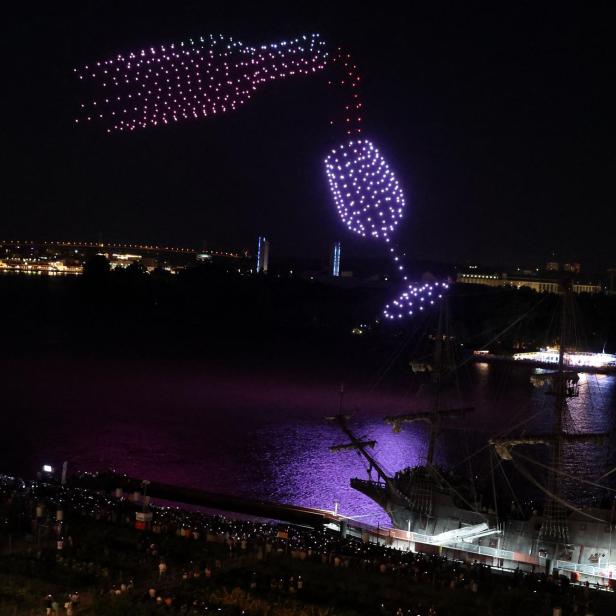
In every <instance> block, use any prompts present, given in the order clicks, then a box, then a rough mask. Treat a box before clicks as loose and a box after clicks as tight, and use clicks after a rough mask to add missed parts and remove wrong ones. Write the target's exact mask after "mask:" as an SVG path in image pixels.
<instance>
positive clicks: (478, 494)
mask: <svg viewBox="0 0 616 616" xmlns="http://www.w3.org/2000/svg"><path fill="white" fill-rule="evenodd" d="M561 297H562V302H561V305H562V307H561V311H560V327H559V340H558V347H557V348H558V362H557V364H556V366H555V369H554V370H551V371H543V372H542V373H541V375H540V377H539V378H538V377H536V376H535V378H534V379H533V381H534V383H533V384H534V385H535V386H538V387H542V388H544V389H545V390H546V391H545V393H546V394H547V395H549V396H550V397H551V398H552V400H553V403H552V404H551V407H552V421H551V429H550V430H548V431H547V432H546V433H543V434H533V435H527V434H520V435H507V436H506V437H499V438H492V439H490V441H489V443H488V450H489V454H490V460H491V467H492V468H491V473H490V480H489V481H488V482H485V483H484V485H477V483H476V482H475V481H474V480H473V478H472V477H464V476H462V475H460V474H457V473H456V472H454V471H452V470H448V469H445V468H442V467H441V466H439V465H438V464H437V463H436V462H435V459H436V458H435V449H436V446H437V443H438V438H439V435H440V434H441V431H442V429H443V428H444V427H445V426H446V425H448V423H449V422H455V421H459V420H463V418H464V417H465V416H466V415H467V414H469V413H472V411H473V409H472V408H471V407H458V408H455V407H454V408H450V407H448V406H446V405H443V404H441V401H442V400H443V396H442V390H443V385H444V382H445V381H446V379H447V376H448V375H449V374H451V372H452V370H453V369H455V368H453V367H452V366H451V361H450V359H451V357H450V354H449V353H448V352H447V346H448V342H449V341H450V340H451V336H450V335H449V333H448V332H447V331H446V328H445V322H446V319H445V317H444V313H445V312H446V308H445V304H443V308H442V309H441V312H440V314H439V318H438V329H437V332H436V334H435V335H434V336H433V338H434V354H433V358H432V362H431V363H430V364H425V365H423V366H421V365H415V366H412V367H413V369H414V370H424V371H426V372H428V373H429V377H430V381H431V388H432V390H433V396H432V398H433V403H432V405H431V408H427V409H426V410H424V411H420V412H416V413H409V414H404V415H396V416H391V417H386V418H385V421H386V422H387V423H388V424H390V425H391V426H392V428H393V430H394V431H395V432H399V431H400V430H401V427H402V426H403V425H404V424H406V423H414V422H423V423H426V424H427V425H428V443H427V455H426V461H425V463H424V464H420V465H416V466H411V467H407V468H404V469H400V470H398V471H397V472H395V473H394V474H388V473H387V472H386V471H385V470H384V468H383V467H382V465H381V464H379V461H378V460H377V459H376V457H375V456H374V455H373V453H372V452H371V450H373V449H374V447H375V445H376V442H375V441H374V440H368V439H367V438H358V437H357V436H356V435H355V434H354V432H353V431H352V429H351V428H350V427H349V420H350V416H348V415H344V414H343V413H342V412H340V413H339V414H338V415H336V416H334V417H331V418H329V419H330V420H332V421H334V422H335V423H336V424H337V425H338V426H339V428H340V430H341V431H342V433H343V434H344V435H345V436H346V437H347V439H348V441H347V442H344V443H342V444H338V445H334V446H333V447H331V450H332V451H348V450H352V451H356V452H357V453H358V454H359V455H360V456H362V457H363V458H364V459H365V461H366V462H367V467H368V477H367V478H359V477H355V478H352V479H351V486H352V487H353V488H354V489H356V490H358V491H359V492H361V493H363V494H364V495H366V496H368V497H369V498H371V499H372V500H373V501H375V502H376V503H377V504H378V505H379V506H380V507H381V508H382V509H383V510H384V511H385V512H386V513H387V515H388V516H389V518H390V520H391V523H392V526H393V535H392V537H393V540H398V541H401V542H405V543H406V544H407V545H408V546H409V547H411V548H414V549H415V550H417V551H424V552H435V551H438V552H439V553H442V554H445V555H448V556H451V557H453V558H462V559H474V560H480V561H483V562H486V563H487V564H490V565H494V566H500V567H505V568H511V569H516V568H520V569H522V570H533V571H541V570H543V571H545V572H547V573H558V574H563V575H567V576H570V577H571V579H573V580H586V581H590V582H592V583H597V584H602V585H610V586H613V585H614V584H615V582H616V535H615V531H616V498H615V495H616V490H614V489H612V488H610V487H609V486H606V485H604V484H602V483H601V479H600V480H597V481H594V482H593V481H588V480H585V479H582V478H579V477H576V476H573V475H572V474H570V473H568V472H566V470H565V468H564V465H563V459H564V455H565V453H566V452H567V449H568V448H569V447H572V446H573V447H575V446H576V444H579V443H585V444H587V445H590V446H593V447H605V446H606V445H607V434H604V433H588V432H577V431H572V430H570V429H569V424H570V422H569V421H568V417H569V403H570V400H571V399H572V398H575V397H577V396H578V395H579V376H578V374H577V372H575V370H574V367H573V366H570V365H568V363H567V361H566V357H567V351H568V344H569V340H570V339H571V337H572V332H573V325H572V302H573V297H572V293H571V285H570V283H569V282H568V281H563V283H562V286H561ZM519 447H522V450H521V451H519V452H518V451H517V448H519ZM528 447H543V448H545V447H547V448H548V449H549V462H548V463H541V462H536V463H537V464H539V465H540V466H542V467H543V475H544V479H543V481H539V480H537V479H536V478H535V476H534V475H533V474H532V473H530V472H528V470H527V469H526V467H525V465H524V464H523V463H522V462H523V461H524V460H530V458H528V457H527V456H526V455H525V454H524V453H522V452H523V451H526V448H528ZM508 464H509V465H514V466H515V468H516V470H517V471H519V474H520V475H521V476H522V478H523V480H524V481H525V483H526V484H527V485H528V486H532V489H533V490H534V491H535V493H538V494H540V498H538V499H537V500H536V501H529V500H526V501H524V500H522V499H518V498H517V496H516V493H515V490H514V489H513V487H512V486H511V483H510V482H509V480H508V478H507V474H506V473H505V472H503V473H502V474H499V475H497V474H496V470H497V469H498V468H499V467H501V466H506V465H508ZM501 470H502V469H501ZM613 472H616V469H614V471H612V473H613ZM609 474H611V473H606V475H604V478H605V477H607V475H609ZM602 479H603V478H602ZM575 482H579V483H580V484H586V487H591V488H592V489H594V490H601V491H602V493H603V494H604V495H605V496H604V497H603V498H602V499H601V500H600V501H599V502H598V504H595V505H593V506H590V507H589V506H587V507H582V506H578V505H576V504H575V503H574V502H571V501H570V500H569V499H568V498H566V494H565V489H564V487H565V485H566V484H573V483H575ZM504 491H507V496H504V495H503V492H504Z"/></svg>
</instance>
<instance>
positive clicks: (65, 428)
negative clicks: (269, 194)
mask: <svg viewBox="0 0 616 616" xmlns="http://www.w3.org/2000/svg"><path fill="white" fill-rule="evenodd" d="M0 369H2V370H3V373H4V375H5V405H4V406H5V409H6V411H5V417H4V425H5V426H6V429H5V430H4V431H3V432H2V435H1V436H0V446H2V449H3V456H2V459H1V460H0V471H6V472H17V473H26V472H31V471H32V470H34V469H35V468H38V467H39V466H40V465H41V464H42V463H43V462H50V463H54V464H58V463H59V462H61V461H62V460H65V459H66V460H68V461H69V464H70V467H71V468H72V469H73V470H76V469H78V468H79V469H88V470H96V469H105V468H109V467H112V468H115V469H117V470H119V471H123V472H126V473H128V474H132V475H135V476H138V477H142V478H149V479H155V480H160V481H166V482H174V483H178V484H183V485H187V486H195V487H202V488H205V489H208V490H212V491H219V492H227V493H234V494H238V495H242V496H248V497H258V498H264V499H269V500H276V501H280V502H290V503H295V504H301V505H307V506H313V507H320V508H325V509H333V508H334V501H338V502H339V510H340V511H341V512H342V513H344V514H346V515H351V516H364V518H365V519H366V520H367V521H370V522H373V523H374V522H377V521H379V522H381V523H385V522H386V521H387V520H386V518H385V516H384V515H383V513H382V512H381V511H380V510H379V508H378V507H377V506H376V505H374V504H373V503H372V502H371V501H370V500H369V499H368V498H366V497H364V496H363V495H361V494H359V493H358V492H355V491H354V490H352V489H351V488H350V486H349V480H350V478H351V477H354V476H360V477H365V476H367V474H366V469H365V466H364V464H363V462H362V459H361V458H360V457H359V456H358V455H357V454H356V453H354V452H340V453H331V452H330V451H329V446H330V445H333V444H336V443H339V442H344V437H343V435H341V433H340V431H339V430H338V428H337V427H336V426H334V425H331V424H328V423H327V422H326V421H325V420H324V416H326V415H331V414H334V413H335V412H337V408H338V393H337V389H338V387H337V384H336V383H335V382H333V380H332V379H328V378H323V377H322V376H314V375H311V374H310V373H309V371H306V375H305V376H303V377H301V378H299V377H297V376H295V377H293V376H288V375H283V374H281V373H280V371H279V370H273V369H272V370H270V371H268V370H266V369H261V370H259V371H258V372H255V371H248V370H246V371H240V370H239V369H238V370H237V373H236V374H230V373H229V372H225V371H223V370H222V369H220V368H212V367H211V366H208V365H196V364H195V363H194V362H193V363H190V364H189V363H186V364H178V363H172V362H165V361H163V360H152V361H145V360H144V361H132V362H129V361H119V360H114V361H112V362H107V361H104V360H100V359H91V360H71V359H66V358H61V359H56V360H53V361H51V360H38V361H37V362H32V361H29V362H26V361H12V362H10V363H6V362H4V363H3V364H2V365H0ZM474 374H475V379H474V383H472V384H470V385H468V386H466V388H465V389H462V391H461V392H460V394H459V395H458V396H457V397H456V398H457V399H456V400H451V402H452V404H455V403H461V404H473V405H475V406H476V411H475V413H473V415H472V416H470V417H469V418H468V420H467V421H465V422H463V424H462V425H460V424H457V425H456V426H454V429H452V430H448V431H446V432H444V433H443V438H442V439H441V440H440V441H439V444H438V448H437V458H438V459H439V461H440V462H441V463H443V464H445V465H448V466H449V465H455V464H458V463H459V462H460V461H461V460H462V459H463V458H464V457H465V456H466V455H467V454H468V453H470V452H472V451H474V450H476V449H480V448H482V447H483V446H484V445H485V442H486V439H487V438H488V437H489V436H490V435H492V434H496V433H498V432H500V431H502V429H503V427H504V426H511V425H513V424H515V423H517V422H519V421H524V420H530V421H529V423H528V425H527V427H528V429H532V430H537V431H539V430H544V429H545V428H547V426H548V425H549V423H550V403H551V401H552V399H551V397H550V396H546V395H545V393H544V392H543V391H540V390H534V389H532V387H530V386H529V384H528V370H526V369H522V370H520V369H517V370H516V371H514V372H513V373H511V372H509V371H502V370H499V369H496V368H495V367H494V366H490V367H482V366H481V365H479V366H476V367H475V368H474ZM34 375H35V376H34ZM347 392H348V393H347V394H346V395H345V400H344V406H345V408H347V409H355V408H358V410H357V412H356V413H355V415H354V417H353V419H352V421H351V426H352V428H353V430H354V431H355V432H356V433H357V434H358V435H359V436H364V435H365V436H367V437H369V438H370V439H376V440H377V446H376V448H375V455H376V457H377V458H378V460H379V461H380V462H381V463H382V465H383V466H384V467H385V469H387V470H388V471H390V472H392V473H393V472H395V471H396V470H398V469H400V468H403V467H405V466H408V465H414V464H417V463H419V462H421V461H422V459H423V457H424V456H425V453H426V446H425V437H426V427H425V426H422V425H409V426H405V427H404V428H403V429H402V432H401V433H400V434H394V433H393V432H392V430H391V428H390V427H389V426H387V425H386V424H384V423H383V421H382V419H383V417H384V416H386V415H391V414H395V413H403V412H409V411H413V410H423V409H425V408H430V406H429V404H430V398H429V396H427V395H426V394H421V393H420V394H417V393H415V394H413V395H404V394H403V392H396V391H389V392H383V391H379V392H370V391H367V388H366V387H365V385H363V384H362V383H355V384H352V385H350V386H348V387H347ZM615 399H616V378H615V377H613V376H609V377H601V376H588V377H582V387H581V394H580V397H579V398H577V399H575V400H574V401H573V402H572V404H571V421H572V422H573V424H574V425H575V427H576V428H577V429H579V430H593V431H599V430H609V429H610V428H611V427H612V426H613V423H614V413H613V408H614V401H615ZM581 447H582V450H580V451H576V452H571V456H569V457H568V458H567V460H566V463H567V464H575V465H576V472H585V473H586V474H588V475H593V473H594V475H595V476H596V475H597V474H598V473H599V470H598V469H601V468H604V467H605V463H606V460H605V454H604V452H601V451H597V450H593V449H589V448H588V447H587V446H584V445H581ZM574 453H575V457H572V456H573V454H574ZM461 470H462V471H466V470H467V468H466V466H464V467H463V468H462V469H461ZM478 470H480V468H479V466H476V467H475V468H474V469H473V472H476V471H478Z"/></svg>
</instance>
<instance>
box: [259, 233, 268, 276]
mask: <svg viewBox="0 0 616 616" xmlns="http://www.w3.org/2000/svg"><path fill="white" fill-rule="evenodd" d="M268 262H269V242H268V241H267V239H266V238H264V237H262V236H259V239H258V240H257V274H261V273H263V274H267V266H268Z"/></svg>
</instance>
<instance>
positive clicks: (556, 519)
mask: <svg viewBox="0 0 616 616" xmlns="http://www.w3.org/2000/svg"><path fill="white" fill-rule="evenodd" d="M561 288H562V310H561V317H560V339H559V347H558V372H557V374H556V375H555V379H554V395H555V408H554V426H553V432H552V468H551V470H550V471H549V475H548V496H547V499H546V503H545V508H544V511H543V521H542V523H541V531H540V536H541V538H543V539H546V540H548V541H554V542H555V544H556V548H558V544H559V543H560V542H563V543H567V540H568V535H569V533H568V528H567V520H566V516H565V511H564V507H563V506H562V504H561V500H562V499H561V494H560V492H561V489H560V487H561V486H560V473H561V470H562V468H561V467H562V457H563V445H564V437H565V435H564V433H563V425H564V422H565V415H566V412H567V379H566V376H565V349H566V346H567V343H568V342H569V340H568V334H569V319H570V315H569V311H570V304H571V291H572V288H571V281H570V280H563V281H562V283H561Z"/></svg>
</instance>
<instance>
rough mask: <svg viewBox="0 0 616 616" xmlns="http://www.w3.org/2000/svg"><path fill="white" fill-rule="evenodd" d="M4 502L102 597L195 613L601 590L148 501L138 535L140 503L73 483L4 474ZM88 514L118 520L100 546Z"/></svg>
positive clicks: (50, 609) (419, 606)
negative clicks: (230, 593) (257, 603)
mask: <svg viewBox="0 0 616 616" xmlns="http://www.w3.org/2000/svg"><path fill="white" fill-rule="evenodd" d="M0 503H1V504H2V506H1V508H0V515H2V516H3V519H0V522H2V525H3V526H4V527H5V528H11V529H13V530H15V531H19V530H21V531H23V532H24V533H26V534H29V535H30V537H31V538H32V537H34V536H35V535H36V536H37V539H38V540H39V541H43V542H45V541H46V542H47V543H46V545H47V546H49V545H52V546H53V552H54V553H55V557H54V563H55V565H56V566H63V567H68V568H72V569H71V570H78V571H86V572H89V574H91V577H92V576H93V577H92V579H96V581H97V582H96V584H95V587H96V592H95V595H97V597H96V598H97V600H100V601H103V600H104V601H106V602H109V601H138V602H140V603H141V604H143V605H145V606H150V607H153V608H160V609H166V610H174V609H177V611H178V613H190V614H197V613H208V610H209V609H210V608H212V607H213V606H216V605H218V606H219V607H221V606H225V609H226V610H231V612H229V613H233V611H232V610H233V609H236V608H237V609H239V610H240V611H241V610H242V609H244V607H245V605H244V604H247V603H248V602H249V601H250V600H252V601H253V602H254V600H255V599H254V597H257V596H258V597H261V598H262V600H263V601H269V602H272V601H295V602H297V601H299V602H304V603H306V604H321V605H323V604H328V602H329V601H330V600H332V601H335V602H336V604H338V605H339V606H342V607H345V606H346V607H348V608H349V609H350V608H352V607H353V606H357V605H359V604H360V603H361V602H364V601H366V602H372V603H374V605H377V604H378V605H379V609H380V610H381V612H382V613H383V614H385V613H389V614H392V615H393V614H395V615H402V614H407V613H410V612H408V610H409V609H410V607H409V606H412V609H413V612H412V613H413V616H416V615H417V614H421V615H422V616H425V615H430V616H435V615H436V614H437V611H438V610H439V609H440V608H439V604H442V602H443V600H444V599H443V598H444V597H446V596H451V597H467V598H468V597H470V598H471V599H470V600H473V599H477V600H479V601H482V600H483V601H488V600H489V599H490V598H493V597H494V596H501V595H503V593H504V594H506V593H516V592H518V593H526V594H527V595H528V596H529V597H531V598H533V599H534V600H535V601H536V600H537V597H539V598H541V601H543V603H542V604H543V605H544V606H545V607H546V609H547V607H548V606H558V605H562V606H567V609H569V610H570V613H578V614H585V613H587V612H585V611H584V610H589V609H590V606H591V604H592V602H593V598H594V593H592V592H591V589H590V588H589V587H588V586H586V587H577V588H573V587H572V585H570V584H569V582H568V580H567V578H564V577H562V576H551V575H546V574H544V573H537V572H533V573H530V572H522V571H519V570H518V571H513V572H505V571H502V570H498V569H494V568H492V567H491V566H488V565H487V564H484V563H481V562H477V561H471V562H461V561H458V560H452V559H450V558H445V557H444V556H441V555H439V554H422V553H414V552H412V551H408V550H400V549H394V548H392V547H390V546H388V545H385V544H383V543H368V542H363V541H361V540H360V539H357V538H354V537H348V536H343V535H342V534H341V533H339V532H334V531H331V530H329V529H326V528H308V527H301V526H294V525H289V524H281V523H276V522H272V521H260V520H255V519H252V520H250V519H237V518H234V517H229V516H222V515H211V514H208V513H204V512H201V511H196V510H190V509H185V508H182V509H180V508H176V507H154V506H152V507H148V512H149V513H151V514H152V516H151V520H150V519H149V518H148V520H147V523H145V527H144V528H143V529H142V532H138V531H136V530H135V517H136V512H142V511H143V510H144V504H143V502H138V499H135V498H129V497H126V496H120V495H119V494H115V495H114V496H111V495H109V494H106V493H102V492H98V491H93V490H90V489H84V488H80V487H74V486H73V487H67V486H60V485H57V484H54V483H46V482H37V481H30V482H27V481H23V480H20V479H14V478H9V477H0ZM92 522H94V524H95V525H97V528H104V529H112V530H111V531H110V532H107V531H105V532H106V534H104V535H103V538H102V539H101V542H100V545H98V546H97V545H94V544H93V541H95V540H94V539H92V537H93V534H92V533H90V534H87V533H86V534H84V532H83V529H84V528H86V527H87V525H88V524H92ZM40 529H44V533H43V535H42V538H41V531H40ZM122 533H124V535H125V536H126V537H129V538H130V539H127V541H128V542H127V543H124V544H118V545H117V546H115V547H114V543H113V541H110V540H109V539H108V538H109V537H112V538H114V540H119V539H117V538H118V537H120V535H122ZM97 550H98V551H99V552H100V554H99V553H95V552H97ZM114 550H115V551H114ZM99 560H100V562H98V561H99ZM110 562H112V563H113V566H110V565H109V563H110ZM88 579H90V578H88ZM214 580H218V581H219V583H217V584H213V581H214ZM221 584H222V585H224V587H225V588H236V589H237V590H238V593H236V594H237V596H236V597H235V599H233V600H231V599H230V598H229V597H227V596H225V597H222V598H221V597H219V596H217V595H216V592H215V591H214V590H213V589H214V588H220V587H221ZM343 589H346V590H343ZM242 593H244V594H242ZM379 593H382V595H383V596H384V597H385V599H383V600H381V599H380V598H379ZM610 594H612V593H610ZM74 597H75V594H74V593H72V594H71V595H70V596H69V598H68V600H63V601H62V600H54V599H53V597H47V598H46V599H45V602H46V610H47V613H48V614H54V616H55V615H56V614H66V615H67V616H70V615H71V614H73V613H75V612H76V611H77V609H76V608H77V605H78V595H76V597H77V601H75V600H74ZM242 597H243V598H242ZM249 597H252V599H249ZM417 597H419V598H420V599H417ZM217 602H218V603H217ZM234 602H235V603H234ZM397 603H398V604H397ZM221 609H222V608H221ZM101 613H103V612H101ZM127 613H128V612H127ZM520 613H522V612H520ZM546 613H548V612H546ZM550 613H551V612H550Z"/></svg>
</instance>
